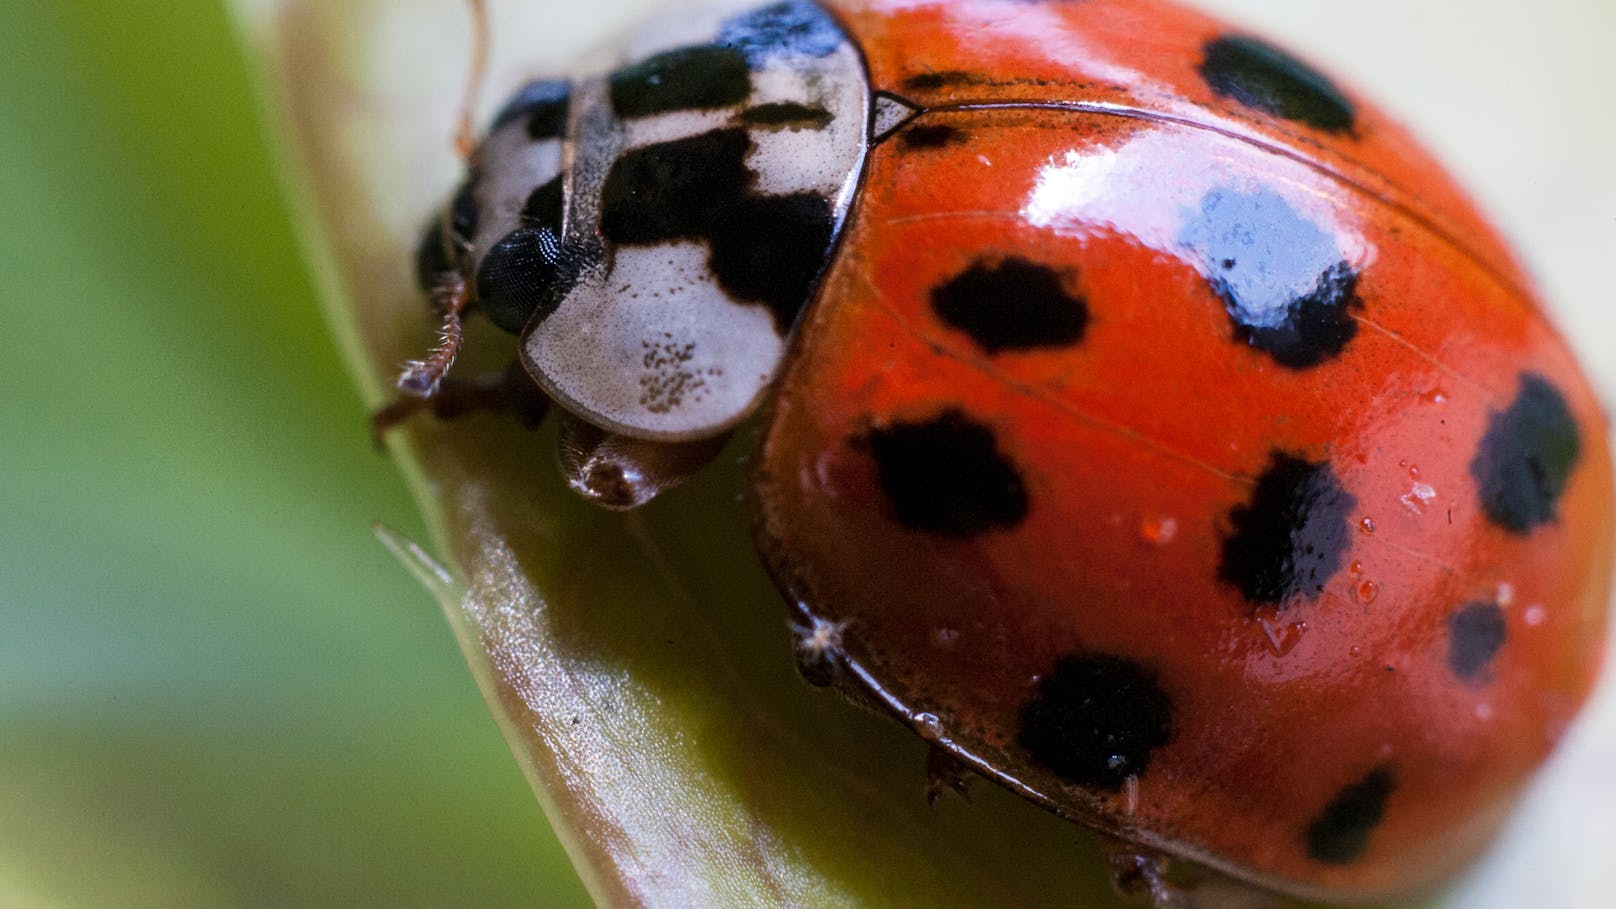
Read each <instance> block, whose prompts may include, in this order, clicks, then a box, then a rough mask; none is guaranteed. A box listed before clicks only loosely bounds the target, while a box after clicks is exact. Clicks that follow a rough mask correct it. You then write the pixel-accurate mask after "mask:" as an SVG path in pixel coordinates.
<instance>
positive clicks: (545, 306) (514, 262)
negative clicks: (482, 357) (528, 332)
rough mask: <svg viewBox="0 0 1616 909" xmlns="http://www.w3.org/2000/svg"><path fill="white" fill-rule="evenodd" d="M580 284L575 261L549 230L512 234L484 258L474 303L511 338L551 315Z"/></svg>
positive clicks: (520, 230) (522, 229)
mask: <svg viewBox="0 0 1616 909" xmlns="http://www.w3.org/2000/svg"><path fill="white" fill-rule="evenodd" d="M577 279H578V269H577V265H576V261H575V258H574V257H573V256H570V255H568V253H567V251H566V249H565V247H564V246H563V245H562V242H561V240H560V238H559V237H558V236H557V235H556V233H555V232H554V231H552V230H551V229H550V228H548V227H539V228H534V227H524V228H521V229H519V230H516V231H513V232H511V233H510V234H509V235H507V236H506V237H505V238H504V239H503V240H500V241H499V242H498V243H496V244H494V247H493V248H492V249H490V250H489V251H488V254H487V255H486V256H484V257H483V261H482V265H481V266H480V267H479V268H478V270H477V302H478V303H479V304H480V305H481V306H482V308H483V311H484V312H485V313H487V315H488V318H489V320H490V321H492V322H493V323H494V324H495V325H498V326H499V327H500V328H503V329H505V330H506V331H508V332H511V333H513V334H515V333H518V332H521V331H522V329H523V328H525V327H527V325H528V323H529V322H531V321H532V320H534V319H536V318H537V319H542V318H545V317H547V316H549V315H550V314H551V313H553V312H555V310H556V307H558V306H560V305H561V301H562V300H563V299H565V298H566V296H567V292H568V291H570V290H571V289H572V287H573V285H574V284H575V283H576V282H577Z"/></svg>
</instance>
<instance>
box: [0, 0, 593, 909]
mask: <svg viewBox="0 0 1616 909" xmlns="http://www.w3.org/2000/svg"><path fill="white" fill-rule="evenodd" d="M0 18H3V24H0V249H3V250H5V252H6V260H7V264H6V265H5V266H4V268H3V272H4V274H5V278H4V281H3V284H0V296H3V297H4V300H5V303H4V312H5V322H4V329H5V336H4V341H3V346H4V350H5V356H6V364H5V365H6V370H5V372H6V375H7V380H6V382H5V383H4V387H5V391H4V393H3V394H0V629H3V631H0V905H3V906H7V907H12V906H18V907H27V906H47V905H49V906H57V905H60V906H90V905H95V906H184V905H207V906H214V905H239V906H248V905H282V906H284V905H390V906H404V905H420V906H428V905H446V904H451V903H454V904H459V905H471V906H498V905H544V906H567V905H587V900H586V898H585V896H584V894H583V891H582V889H581V887H580V886H579V885H578V883H577V881H576V878H575V876H574V875H573V873H572V871H571V869H570V867H569V866H568V865H567V863H566V860H565V858H564V857H563V856H562V854H561V852H560V850H559V847H558V846H557V845H556V843H555V842H554V840H553V838H552V837H551V834H550V833H549V831H548V828H547V826H546V825H545V823H544V821H543V817H542V814H541V813H540V811H539V808H538V805H537V804H536V803H535V801H534V799H533V797H532V795H531V793H530V792H529V791H528V788H527V785H526V783H525V782H524V781H523V779H522V777H521V774H520V771H519V770H518V769H517V766H516V764H515V763H514V762H513V761H512V760H511V758H510V755H509V752H508V751H507V750H506V748H505V746H504V743H503V742H502V741H501V739H500V737H499V734H498V731H497V729H496V727H495V724H494V721H493V719H492V718H491V717H490V716H489V715H488V712H487V710H486V708H485V707H484V706H483V704H482V701H481V698H480V697H479V695H478V693H477V690H476V687H475V685H474V683H473V682H472V679H471V677H470V675H469V674H468V673H467V671H466V668H465V664H464V663H463V661H462V660H461V658H460V655H459V652H458V651H457V649H456V647H455V643H454V640H453V639H452V637H451V636H450V634H449V632H448V629H447V627H446V626H445V624H444V621H443V619H442V618H441V617H440V615H439V614H438V613H437V611H436V610H435V608H434V606H433V604H432V602H431V600H430V599H429V598H428V597H427V596H426V595H425V594H424V592H423V591H421V590H420V589H419V588H418V587H416V586H415V585H414V584H413V583H412V582H411V581H410V580H409V579H408V578H407V576H406V575H405V574H404V572H403V571H401V570H399V569H398V567H397V566H396V564H394V563H393V562H392V561H391V559H390V557H389V556H388V555H387V553H386V552H385V551H384V550H383V548H382V547H381V546H380V545H379V544H378V543H377V542H376V540H375V539H374V538H373V537H371V535H370V534H369V532H368V530H367V528H368V526H369V524H370V523H371V522H372V521H376V520H381V521H385V522H387V523H389V524H391V525H393V526H395V527H398V528H400V529H402V530H404V531H406V532H408V533H411V534H413V535H415V536H417V537H420V536H421V535H422V534H423V533H424V532H423V531H422V530H421V529H420V526H419V521H418V519H417V518H416V517H415V515H414V509H413V507H412V505H411V502H410V499H409V497H408V495H407V493H406V491H405V488H404V486H403V483H402V482H401V481H400V479H399V477H398V476H397V473H396V471H395V469H394V467H393V465H392V464H391V463H390V462H389V461H388V460H387V459H386V458H384V457H382V456H380V455H378V454H376V453H374V452H373V451H372V450H371V449H370V447H369V445H368V443H367V439H366V434H365V433H366V430H365V412H364V410H363V408H362V405H361V403H360V401H359V398H358V395H357V393H356V392H354V391H352V390H351V388H352V386H351V383H350V382H349V381H348V379H347V377H346V376H345V375H344V374H343V373H342V371H341V368H340V366H339V364H338V362H337V358H336V352H335V349H334V347H333V345H332V343H331V341H330V340H329V339H328V336H327V333H326V330H325V323H324V321H323V320H322V317H321V315H320V313H319V311H318V309H317V306H316V302H315V298H314V292H313V290H312V288H311V286H310V283H309V279H308V278H307V277H306V275H305V274H304V272H303V270H302V267H301V266H300V264H299V260H298V253H297V249H296V247H295V243H294V238H293V233H292V228H291V225H290V223H289V220H288V211H287V209H286V207H285V205H284V203H283V201H282V200H281V198H280V190H279V187H278V186H277V185H276V183H275V177H274V174H273V172H272V168H271V162H270V160H269V158H268V156H267V153H266V151H265V147H264V142H263V140H262V138H261V135H260V118H259V116H258V113H257V110H256V108H255V106H254V105H255V102H254V100H253V98H252V96H251V94H250V85H249V83H248V76H247V71H246V68H245V64H244V63H243V61H242V59H241V55H240V51H239V50H238V48H237V45H236V42H235V36H234V35H233V33H232V31H231V27H230V22H229V20H228V17H227V16H226V13H225V11H224V10H223V8H222V6H221V5H220V4H217V3H213V2H203V0H186V2H178V0H167V2H156V0H120V2H115V3H83V2H69V3H8V4H6V5H5V12H4V15H3V17H0Z"/></svg>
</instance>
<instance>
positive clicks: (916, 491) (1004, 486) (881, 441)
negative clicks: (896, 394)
mask: <svg viewBox="0 0 1616 909" xmlns="http://www.w3.org/2000/svg"><path fill="white" fill-rule="evenodd" d="M856 444H859V445H860V446H861V447H867V448H868V449H869V450H870V452H871V453H872V454H873V455H874V456H875V462H876V470H877V476H878V478H879V480H880V482H881V489H882V490H883V491H884V492H885V493H886V497H887V501H888V502H889V503H890V504H891V506H892V512H893V514H894V516H896V517H897V519H898V523H900V524H902V525H903V526H905V527H908V528H910V529H911V530H919V531H923V532H925V533H932V534H937V535H938V536H944V537H956V538H961V539H964V538H969V537H974V536H977V535H979V534H984V533H987V532H989V531H993V530H1006V529H1009V528H1013V527H1015V526H1017V525H1019V524H1020V523H1021V522H1022V521H1023V520H1025V519H1026V517H1027V508H1028V506H1027V490H1026V487H1025V486H1023V485H1022V481H1021V475H1020V474H1019V473H1017V471H1016V468H1015V466H1014V465H1013V464H1011V463H1010V461H1009V460H1008V459H1007V458H1006V457H1005V456H1004V455H1003V454H1002V453H1000V451H999V447H998V441H997V439H996V438H995V437H994V434H993V430H992V429H991V428H989V427H987V426H985V425H983V424H981V423H978V422H976V421H975V420H973V419H971V418H970V417H967V416H966V415H965V414H963V413H961V412H960V411H958V410H950V411H947V412H946V413H944V414H942V415H941V416H938V417H937V418H935V419H932V420H929V421H926V422H923V423H895V424H893V425H891V426H886V427H883V428H879V429H874V430H871V431H870V433H869V435H868V436H866V437H864V438H863V439H860V440H859V441H858V443H856Z"/></svg>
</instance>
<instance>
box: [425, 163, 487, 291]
mask: <svg viewBox="0 0 1616 909" xmlns="http://www.w3.org/2000/svg"><path fill="white" fill-rule="evenodd" d="M476 185H477V176H476V174H475V173H474V174H472V175H471V176H470V177H468V178H467V180H466V182H465V183H462V184H461V185H460V189H459V190H457V191H456V192H455V197H454V201H452V202H450V203H449V220H448V223H447V224H446V223H445V222H444V219H443V216H442V215H441V214H440V215H437V216H435V217H433V219H432V222H431V223H430V224H428V225H427V227H426V231H425V232H424V233H423V234H422V235H421V242H420V245H418V246H417V247H416V248H415V280H416V283H417V284H419V285H420V287H421V289H422V290H432V289H433V288H434V287H435V286H436V285H437V283H438V280H439V276H440V275H443V274H445V273H449V272H453V271H456V270H457V269H459V267H460V266H459V264H458V262H457V259H458V257H459V256H460V253H461V250H462V249H464V248H465V246H466V245H467V244H469V243H470V242H471V238H472V235H474V234H475V233H477V214H478V213H477V195H476Z"/></svg>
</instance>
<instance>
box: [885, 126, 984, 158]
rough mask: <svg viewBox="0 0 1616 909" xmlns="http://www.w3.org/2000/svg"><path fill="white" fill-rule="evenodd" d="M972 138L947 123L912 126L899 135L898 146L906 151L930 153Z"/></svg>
mask: <svg viewBox="0 0 1616 909" xmlns="http://www.w3.org/2000/svg"><path fill="white" fill-rule="evenodd" d="M969 138H970V133H967V132H966V131H965V130H962V129H958V128H956V127H953V126H949V125H948V124H946V123H933V124H920V125H916V126H911V127H909V128H908V129H906V130H904V131H903V132H901V133H899V134H898V144H899V145H900V146H902V147H903V148H904V149H905V150H906V151H930V150H932V149H937V148H946V147H947V146H950V145H957V144H960V143H963V142H965V141H966V140H968V139H969Z"/></svg>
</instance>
